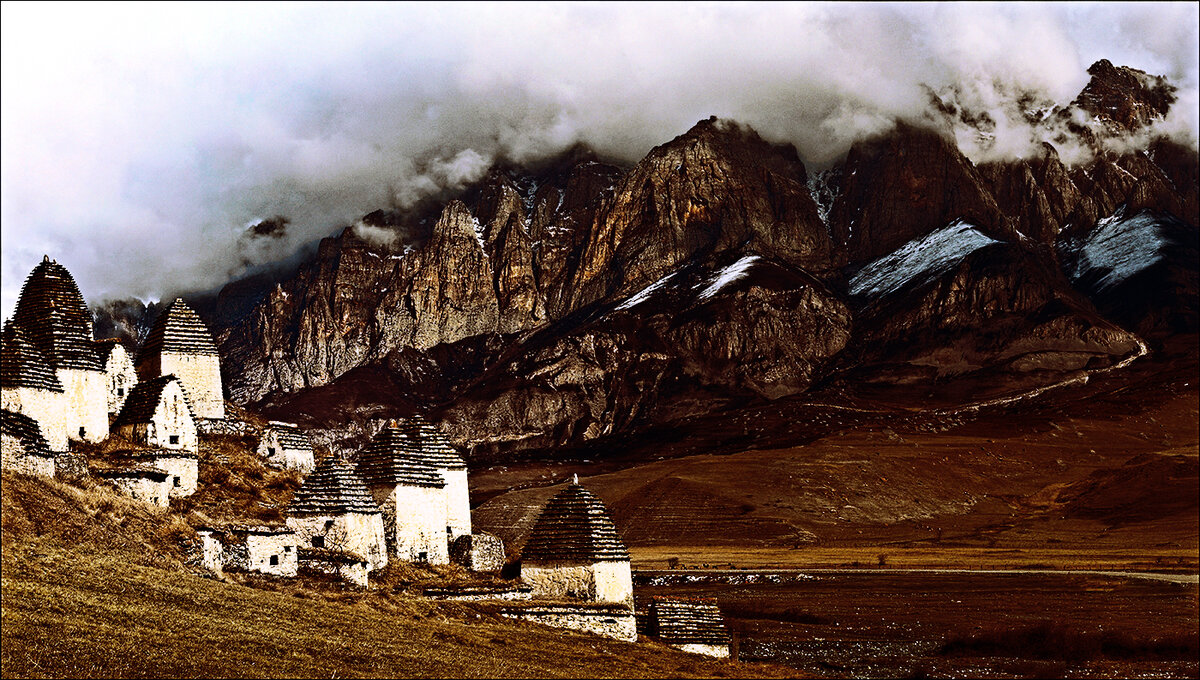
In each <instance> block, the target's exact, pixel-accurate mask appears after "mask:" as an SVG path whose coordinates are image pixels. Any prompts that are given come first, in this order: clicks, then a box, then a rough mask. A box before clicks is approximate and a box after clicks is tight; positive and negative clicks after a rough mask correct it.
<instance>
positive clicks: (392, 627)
mask: <svg viewBox="0 0 1200 680" xmlns="http://www.w3.org/2000/svg"><path fill="white" fill-rule="evenodd" d="M235 467H236V466H235ZM0 479H2V481H0V485H2V487H3V488H2V494H0V499H2V510H3V512H2V518H0V522H2V529H3V531H2V534H0V537H2V543H3V548H2V549H3V552H2V559H3V563H2V568H3V588H2V602H0V617H2V620H0V623H2V626H0V676H2V677H5V678H15V677H335V676H343V677H751V676H753V677H788V676H794V675H795V671H794V670H792V669H788V668H784V667H780V666H768V665H757V664H756V665H746V664H738V663H735V662H728V661H717V660H710V659H707V658H705V657H699V656H696V655H691V654H686V653H683V652H678V651H675V650H672V649H670V648H667V647H665V646H663V645H660V644H657V643H653V642H647V643H640V644H631V643H622V642H617V641H614V640H608V639H605V638H600V637H596V636H591V635H584V634H578V633H572V632H569V631H564V630H560V629H551V628H545V627H542V626H537V625H533V624H527V623H518V622H515V621H510V620H507V619H501V618H498V617H496V616H495V615H493V614H490V613H488V609H487V608H486V607H482V606H473V605H471V604H469V603H455V602H435V601H431V600H426V599H422V598H418V597H414V596H413V595H412V594H411V593H413V592H417V591H419V590H420V589H421V588H423V587H425V586H427V585H449V584H454V583H464V582H467V581H468V580H469V579H470V578H471V575H470V574H469V573H467V572H465V571H464V570H462V569H459V568H457V567H434V568H422V567H415V566H411V565H397V566H395V567H393V568H391V569H389V570H387V571H384V572H382V573H380V574H379V575H378V579H376V580H375V581H376V584H375V586H374V587H372V588H371V589H369V590H362V589H359V588H355V587H353V586H348V585H346V584H343V583H341V582H338V581H335V580H321V579H303V580H300V579H297V580H291V579H273V578H269V577H265V576H260V575H252V574H240V575H233V577H232V578H231V579H230V582H222V581H218V580H215V579H212V578H205V577H204V576H202V574H203V572H202V571H201V570H199V569H197V568H195V567H192V566H189V565H188V563H187V549H186V546H187V544H188V543H189V541H193V540H194V538H195V534H194V532H193V531H192V529H191V527H190V526H189V525H188V523H187V522H186V521H185V519H184V517H183V516H181V514H180V512H179V510H180V508H172V509H170V510H167V509H161V508H154V507H151V506H148V505H145V504H143V503H140V502H137V501H134V500H132V499H129V498H126V497H124V496H120V495H117V494H116V493H114V492H113V491H111V490H110V489H108V488H107V487H105V486H104V485H103V484H99V483H95V482H86V481H85V482H83V483H82V485H81V486H73V485H70V484H65V483H63V482H59V481H52V480H45V479H40V478H34V477H26V476H24V475H17V474H13V473H10V472H4V473H3V475H2V477H0ZM256 497H257V496H254V495H252V494H248V495H247V497H246V498H256ZM243 500H245V499H243ZM196 515H197V513H196V512H195V511H192V514H191V517H190V519H195V517H196ZM246 586H251V587H246Z"/></svg>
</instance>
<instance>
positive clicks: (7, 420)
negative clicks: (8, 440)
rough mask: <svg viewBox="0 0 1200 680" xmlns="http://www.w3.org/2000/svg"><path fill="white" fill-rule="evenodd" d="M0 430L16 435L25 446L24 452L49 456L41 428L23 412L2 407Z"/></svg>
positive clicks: (12, 435) (11, 435)
mask: <svg viewBox="0 0 1200 680" xmlns="http://www.w3.org/2000/svg"><path fill="white" fill-rule="evenodd" d="M0 431H2V432H4V434H6V435H8V436H10V437H16V438H17V440H18V441H20V442H21V446H23V447H24V448H25V452H26V453H29V454H34V455H42V456H50V455H53V454H51V453H50V445H49V444H47V443H46V438H45V437H43V436H42V428H41V427H40V426H38V423H37V421H36V420H34V419H33V418H30V417H29V416H27V415H25V414H24V413H17V412H16V411H10V410H8V409H4V410H3V411H2V412H0Z"/></svg>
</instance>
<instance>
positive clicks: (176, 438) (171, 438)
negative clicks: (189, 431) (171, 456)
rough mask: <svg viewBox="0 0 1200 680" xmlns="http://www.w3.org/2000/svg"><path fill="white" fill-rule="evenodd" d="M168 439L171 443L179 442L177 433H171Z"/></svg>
mask: <svg viewBox="0 0 1200 680" xmlns="http://www.w3.org/2000/svg"><path fill="white" fill-rule="evenodd" d="M169 439H170V440H171V443H172V444H178V443H179V435H177V434H173V435H171V436H170V437H169Z"/></svg>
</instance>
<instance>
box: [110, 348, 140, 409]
mask: <svg viewBox="0 0 1200 680" xmlns="http://www.w3.org/2000/svg"><path fill="white" fill-rule="evenodd" d="M105 380H106V381H107V382H108V412H109V413H111V414H114V415H115V414H117V413H120V412H121V407H122V406H124V405H125V398H126V397H128V396H129V393H130V392H132V391H133V388H134V386H135V385H137V382H138V377H137V371H135V370H133V362H132V361H130V359H129V353H127V352H126V351H125V348H124V347H122V346H121V345H119V344H118V345H115V346H114V347H113V348H112V349H111V350H109V355H108V364H107V365H106V366H105Z"/></svg>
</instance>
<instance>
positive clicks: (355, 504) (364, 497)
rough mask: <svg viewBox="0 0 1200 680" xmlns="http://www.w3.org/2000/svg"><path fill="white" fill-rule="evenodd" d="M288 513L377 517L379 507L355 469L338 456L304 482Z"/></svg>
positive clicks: (329, 458) (318, 467) (321, 466)
mask: <svg viewBox="0 0 1200 680" xmlns="http://www.w3.org/2000/svg"><path fill="white" fill-rule="evenodd" d="M287 512H288V514H289V515H340V514H342V513H347V512H366V513H376V512H379V506H377V505H375V499H374V498H373V497H372V496H371V492H370V491H368V490H367V485H366V484H365V483H364V482H363V480H362V477H359V476H358V473H357V472H355V470H354V466H353V465H352V464H350V463H349V462H347V461H344V460H341V459H339V458H338V457H337V456H329V457H328V458H326V459H325V460H323V461H321V464H320V465H319V466H317V469H316V470H314V471H313V472H312V474H310V475H309V476H308V477H305V478H304V485H303V486H301V487H300V488H299V489H297V490H296V495H295V496H293V497H292V503H291V505H289V506H288V509H287Z"/></svg>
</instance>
